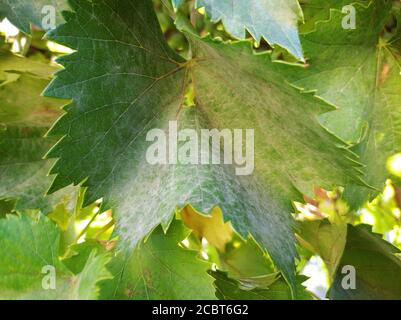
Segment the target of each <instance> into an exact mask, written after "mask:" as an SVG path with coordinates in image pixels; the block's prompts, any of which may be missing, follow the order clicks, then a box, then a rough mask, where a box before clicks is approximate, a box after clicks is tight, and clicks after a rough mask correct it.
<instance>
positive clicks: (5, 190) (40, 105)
mask: <svg viewBox="0 0 401 320" xmlns="http://www.w3.org/2000/svg"><path fill="white" fill-rule="evenodd" d="M55 70H57V69H56V68H55V67H51V66H49V65H47V64H45V63H39V62H35V61H32V60H31V59H27V58H22V57H18V56H15V55H12V54H9V53H4V52H3V53H1V54H0V72H1V73H0V77H1V78H2V83H1V85H0V127H1V129H0V181H1V183H0V198H7V199H10V198H12V199H17V200H18V201H17V203H16V209H17V210H23V209H41V210H42V211H43V212H45V213H47V212H50V211H51V209H52V208H53V207H54V206H55V205H56V204H58V203H59V202H60V201H62V200H65V201H68V200H70V199H72V197H73V196H74V190H73V189H72V188H66V189H65V190H63V191H60V192H58V193H56V194H54V195H52V196H49V197H46V198H45V197H44V196H45V193H46V191H47V189H48V188H49V184H50V183H51V181H52V178H51V177H48V176H47V174H48V172H49V170H50V167H51V166H52V161H49V160H43V156H44V155H45V154H46V152H47V151H48V150H49V148H50V147H51V146H52V144H54V142H55V139H45V138H44V137H43V136H44V135H45V133H46V131H47V130H48V128H49V127H50V126H51V125H52V124H53V122H54V121H55V119H57V117H58V116H60V114H61V110H60V108H61V106H62V105H63V104H64V102H63V101H62V100H56V99H51V98H45V97H41V92H42V91H43V89H44V88H45V87H46V85H47V84H48V83H49V81H50V77H51V74H52V73H53V72H54V71H55Z"/></svg>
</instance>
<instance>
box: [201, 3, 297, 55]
mask: <svg viewBox="0 0 401 320" xmlns="http://www.w3.org/2000/svg"><path fill="white" fill-rule="evenodd" d="M196 6H197V7H198V8H199V7H205V9H206V12H207V13H208V14H209V15H210V17H211V19H212V21H216V22H217V21H220V20H221V21H222V22H223V24H224V26H225V28H226V30H227V32H228V33H230V34H232V35H233V36H234V37H236V38H238V39H245V36H246V31H248V32H249V33H250V34H251V35H252V37H253V38H254V39H256V40H257V42H258V43H259V41H260V40H261V38H264V39H265V40H266V41H267V42H269V44H271V45H272V46H274V45H276V44H278V45H279V46H281V47H283V48H285V49H287V50H288V51H289V52H290V53H292V54H293V55H294V56H295V57H297V58H298V59H300V60H303V59H304V57H303V54H302V47H301V43H300V40H299V35H298V26H297V25H298V22H299V21H300V20H302V19H303V17H302V10H301V7H300V6H299V3H298V0H197V2H196Z"/></svg>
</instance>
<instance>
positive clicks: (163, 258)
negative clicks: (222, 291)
mask: <svg viewBox="0 0 401 320" xmlns="http://www.w3.org/2000/svg"><path fill="white" fill-rule="evenodd" d="M189 233H190V231H189V230H188V229H187V228H185V227H184V225H183V223H182V222H180V221H178V220H173V222H172V223H171V225H170V227H169V229H168V231H167V234H164V232H163V229H162V227H161V226H159V227H157V228H156V229H155V230H154V231H153V232H152V233H151V235H150V236H149V238H148V239H147V240H146V241H145V242H142V243H141V244H140V245H139V246H138V247H137V248H136V249H135V250H134V251H133V252H132V251H130V250H124V251H123V252H122V253H120V255H119V256H117V258H115V259H114V260H113V261H112V263H111V264H110V269H111V270H112V272H113V274H114V279H113V280H112V281H109V282H106V283H104V286H103V290H102V292H103V296H102V298H105V299H133V300H143V299H150V300H153V299H156V300H157V299H163V300H164V299H176V300H186V299H196V300H198V299H199V300H204V299H206V300H208V299H215V295H214V288H213V278H212V277H211V276H209V275H208V273H207V271H208V270H209V269H210V267H211V264H210V263H207V262H206V261H201V260H200V259H199V258H198V257H197V255H198V253H197V252H195V251H192V250H188V249H185V248H182V247H181V245H180V244H179V243H180V242H181V241H182V240H184V239H185V238H187V237H188V235H189Z"/></svg>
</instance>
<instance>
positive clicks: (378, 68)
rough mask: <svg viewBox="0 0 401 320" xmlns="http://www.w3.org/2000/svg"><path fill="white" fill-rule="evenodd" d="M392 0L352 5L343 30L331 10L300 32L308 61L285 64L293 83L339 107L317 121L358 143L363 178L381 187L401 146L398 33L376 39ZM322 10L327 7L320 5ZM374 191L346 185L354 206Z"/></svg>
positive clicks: (339, 18) (337, 14) (336, 13)
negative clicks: (349, 25)
mask: <svg viewBox="0 0 401 320" xmlns="http://www.w3.org/2000/svg"><path fill="white" fill-rule="evenodd" d="M391 6H392V1H387V0H376V1H372V3H371V4H370V6H369V7H367V8H366V7H364V6H363V5H361V4H357V3H356V4H354V8H355V10H356V29H343V27H342V20H343V18H344V16H345V14H343V13H341V11H339V10H332V11H331V17H330V20H328V21H324V22H320V23H318V24H317V26H316V31H315V32H312V33H309V34H307V35H304V36H303V37H302V45H303V48H304V50H305V54H306V56H307V58H308V66H306V67H302V68H299V69H296V68H295V69H294V68H293V66H286V65H282V67H283V68H282V69H287V71H288V73H289V75H288V79H289V80H290V81H291V82H292V83H293V84H294V85H296V86H297V87H300V88H304V89H305V90H315V89H316V90H317V95H318V96H320V97H322V98H323V99H325V100H327V101H329V102H330V103H332V104H334V105H336V106H337V107H338V110H337V111H335V112H331V113H328V114H325V115H323V116H322V117H321V120H322V122H323V124H324V125H325V126H327V127H328V128H329V129H330V130H332V131H333V132H335V133H336V134H338V135H339V136H340V137H342V138H343V139H345V140H347V141H351V142H353V143H358V144H357V146H356V147H355V151H356V152H357V153H358V155H359V156H360V159H361V162H362V163H364V164H365V165H366V179H365V180H366V182H367V183H368V184H370V185H371V186H373V187H375V188H377V189H380V190H381V189H382V187H383V185H384V182H385V178H386V176H387V173H386V168H385V161H386V159H387V157H388V156H390V155H392V154H394V153H396V152H399V151H401V138H400V130H401V123H400V120H401V117H400V111H401V104H400V101H401V77H400V61H399V50H398V49H397V47H399V42H400V38H399V37H395V38H393V39H390V40H384V39H381V38H380V35H381V33H382V31H383V28H384V24H385V22H386V21H387V18H388V17H389V10H390V8H391ZM323 10H325V9H323ZM375 193H376V191H375V190H369V189H366V188H364V187H356V186H350V187H349V188H348V189H347V197H348V198H349V199H350V201H351V204H352V205H353V206H358V205H360V204H361V203H362V202H363V201H364V200H366V199H367V198H371V197H372V196H373V195H374V194H375Z"/></svg>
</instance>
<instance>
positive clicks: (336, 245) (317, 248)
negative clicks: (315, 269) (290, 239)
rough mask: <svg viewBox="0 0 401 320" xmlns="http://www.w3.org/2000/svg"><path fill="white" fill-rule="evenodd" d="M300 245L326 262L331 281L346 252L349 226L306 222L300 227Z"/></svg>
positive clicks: (326, 222) (325, 222)
mask: <svg viewBox="0 0 401 320" xmlns="http://www.w3.org/2000/svg"><path fill="white" fill-rule="evenodd" d="M298 235H299V238H298V241H299V242H300V244H301V245H302V246H303V247H304V248H306V249H308V250H310V251H312V252H313V253H315V254H318V255H319V256H320V257H321V258H322V259H323V261H324V262H325V264H326V266H327V268H328V270H329V276H330V279H332V277H333V276H334V274H335V272H336V270H337V267H338V264H339V262H340V259H341V257H342V255H343V252H344V247H345V243H346V236H347V225H346V224H345V223H341V224H331V223H329V222H328V221H326V220H323V221H304V222H302V223H300V224H299V227H298Z"/></svg>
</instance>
